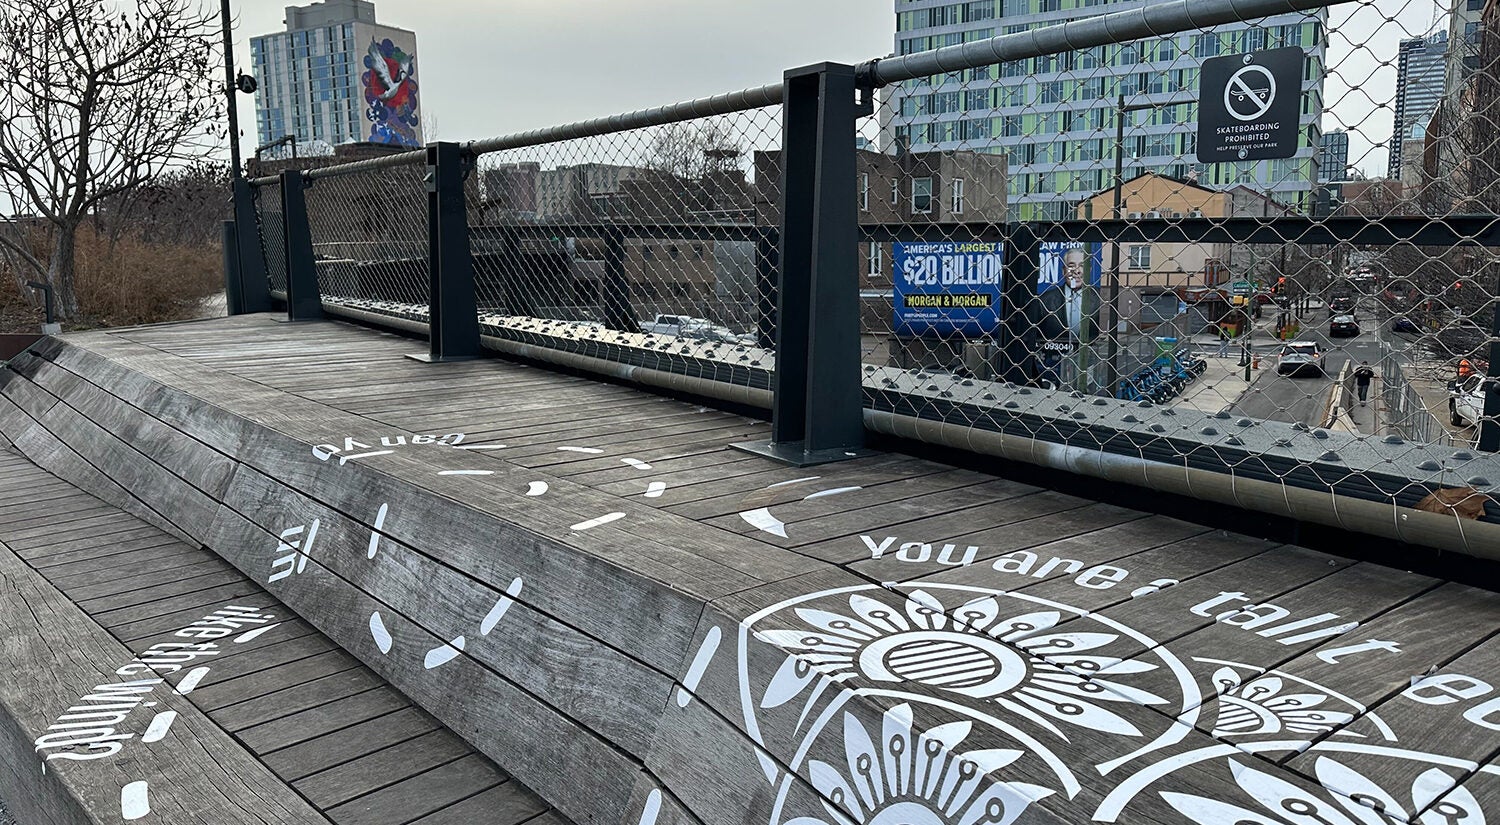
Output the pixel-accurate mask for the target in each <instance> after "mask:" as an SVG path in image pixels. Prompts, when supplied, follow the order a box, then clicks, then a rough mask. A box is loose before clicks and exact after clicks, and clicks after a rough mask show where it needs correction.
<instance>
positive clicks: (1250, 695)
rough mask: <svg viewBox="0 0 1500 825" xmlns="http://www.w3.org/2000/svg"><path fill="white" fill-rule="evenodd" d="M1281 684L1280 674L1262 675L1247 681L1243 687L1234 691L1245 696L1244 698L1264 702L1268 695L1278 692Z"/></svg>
mask: <svg viewBox="0 0 1500 825" xmlns="http://www.w3.org/2000/svg"><path fill="white" fill-rule="evenodd" d="M1282 686H1283V685H1282V682H1281V677H1280V676H1262V677H1261V678H1259V679H1255V680H1253V681H1250V682H1247V683H1246V684H1245V685H1244V687H1241V688H1240V689H1239V690H1237V691H1235V693H1237V694H1239V695H1241V696H1243V697H1245V698H1246V699H1253V700H1255V701H1257V702H1264V701H1266V700H1267V699H1269V698H1270V697H1272V696H1275V695H1276V694H1278V693H1280V692H1281V688H1282Z"/></svg>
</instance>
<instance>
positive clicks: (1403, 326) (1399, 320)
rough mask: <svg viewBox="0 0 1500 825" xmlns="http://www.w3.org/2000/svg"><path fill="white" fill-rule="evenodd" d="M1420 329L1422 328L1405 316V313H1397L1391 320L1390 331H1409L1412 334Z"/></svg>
mask: <svg viewBox="0 0 1500 825" xmlns="http://www.w3.org/2000/svg"><path fill="white" fill-rule="evenodd" d="M1421 331H1422V330H1421V329H1419V328H1418V327H1417V324H1416V322H1415V321H1413V320H1412V319H1410V318H1408V317H1406V316H1405V315H1397V316H1396V317H1395V318H1394V319H1392V320H1391V332H1407V333H1411V334H1412V335H1416V334H1417V333H1419V332H1421Z"/></svg>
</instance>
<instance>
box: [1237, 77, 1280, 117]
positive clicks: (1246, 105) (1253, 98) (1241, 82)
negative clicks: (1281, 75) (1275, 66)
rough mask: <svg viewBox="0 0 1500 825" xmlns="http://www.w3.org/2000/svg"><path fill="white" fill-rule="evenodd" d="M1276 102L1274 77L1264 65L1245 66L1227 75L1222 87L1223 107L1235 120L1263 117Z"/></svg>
mask: <svg viewBox="0 0 1500 825" xmlns="http://www.w3.org/2000/svg"><path fill="white" fill-rule="evenodd" d="M1275 102H1276V78H1275V77H1274V76H1272V74H1271V70H1270V69H1267V68H1266V67H1264V66H1246V67H1244V68H1243V69H1240V70H1239V71H1237V72H1235V73H1234V74H1233V75H1231V76H1230V77H1229V84H1228V85H1227V86H1225V87H1224V108H1225V109H1226V110H1228V112H1229V114H1230V115H1232V116H1233V117H1234V119H1235V120H1238V121H1241V122H1248V121H1252V120H1256V119H1258V118H1260V117H1263V116H1264V115H1265V114H1266V112H1269V111H1270V110H1271V104H1273V103H1275Z"/></svg>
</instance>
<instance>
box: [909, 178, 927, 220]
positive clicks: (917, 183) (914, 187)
mask: <svg viewBox="0 0 1500 825" xmlns="http://www.w3.org/2000/svg"><path fill="white" fill-rule="evenodd" d="M911 211H913V212H915V213H917V214H919V215H926V214H928V213H930V212H931V211H932V178H912V179H911Z"/></svg>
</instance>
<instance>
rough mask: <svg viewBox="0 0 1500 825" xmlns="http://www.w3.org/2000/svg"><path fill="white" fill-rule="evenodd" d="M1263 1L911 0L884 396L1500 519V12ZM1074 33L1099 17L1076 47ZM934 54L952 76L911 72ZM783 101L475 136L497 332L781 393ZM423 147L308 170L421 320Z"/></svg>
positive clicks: (1004, 430) (862, 177)
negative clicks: (1162, 8) (1163, 11)
mask: <svg viewBox="0 0 1500 825" xmlns="http://www.w3.org/2000/svg"><path fill="white" fill-rule="evenodd" d="M1254 5H1255V4H1254V3H1253V2H1249V0H1246V1H1245V2H1240V0H1224V2H1212V3H1205V4H1203V5H1202V6H1200V7H1198V8H1196V9H1195V10H1194V11H1193V13H1192V14H1191V15H1186V14H1184V15H1182V16H1181V20H1180V21H1179V23H1175V24H1173V25H1181V26H1191V25H1193V24H1197V23H1201V22H1202V21H1203V20H1206V19H1214V20H1216V21H1218V20H1223V21H1237V22H1223V23H1218V24H1216V25H1213V26H1210V27H1207V28H1198V29H1193V28H1185V29H1183V30H1178V31H1174V30H1172V29H1171V28H1170V27H1161V26H1159V25H1158V23H1159V22H1160V21H1161V20H1164V19H1165V18H1164V17H1162V16H1161V15H1156V16H1155V17H1154V18H1153V19H1151V20H1147V19H1146V15H1145V14H1144V12H1142V13H1141V14H1140V15H1138V16H1137V17H1136V18H1132V20H1131V21H1126V22H1127V23H1128V25H1120V26H1116V25H1109V26H1095V27H1093V28H1092V29H1088V28H1085V27H1086V26H1088V24H1089V23H1090V21H1092V20H1093V19H1094V18H1097V17H1098V16H1099V15H1102V14H1106V13H1110V12H1115V11H1117V9H1115V8H1113V7H1111V6H1110V5H1107V4H1100V3H1093V2H1082V3H1067V2H1061V3H1060V2H1058V0H982V1H981V2H965V3H957V4H948V5H929V4H923V7H922V8H914V9H908V8H907V7H905V6H904V5H902V6H898V7H897V15H896V22H897V31H896V33H895V43H896V52H897V56H896V57H895V58H888V59H886V60H885V61H880V62H872V63H867V64H863V65H862V66H861V67H859V69H858V71H857V73H856V76H857V77H858V78H859V82H860V83H861V84H862V85H864V86H873V87H881V86H882V85H883V84H885V85H883V88H877V89H876V91H875V94H876V100H875V106H874V111H873V113H872V114H870V115H868V116H866V117H864V118H862V119H861V120H859V122H858V123H857V124H855V127H854V128H853V129H852V130H851V131H852V132H853V134H852V135H851V136H850V140H851V142H852V143H853V146H852V147H851V149H852V151H853V154H854V158H853V161H854V167H855V170H856V174H855V177H854V181H855V186H854V191H851V192H847V193H846V196H847V197H849V198H851V199H853V200H854V201H855V202H856V204H857V209H858V223H859V238H858V248H857V251H855V256H856V260H855V262H854V263H855V268H856V270H857V275H856V281H855V283H854V284H852V285H851V286H850V287H849V288H850V289H852V290H855V291H857V293H858V302H859V308H860V313H859V333H860V340H861V348H860V352H861V364H859V365H858V366H857V367H856V365H855V364H852V363H851V364H849V365H848V369H850V370H853V369H856V368H858V369H860V370H861V375H862V378H863V380H864V386H865V397H866V405H867V410H866V415H867V421H873V422H874V426H876V428H877V429H881V430H885V431H888V432H897V433H900V434H904V435H915V436H917V437H921V438H930V439H934V440H940V441H944V442H945V443H950V444H956V445H961V446H965V447H968V448H970V449H980V450H986V451H990V452H998V453H1001V454H1004V455H1010V456H1016V457H1022V458H1025V459H1026V460H1031V461H1040V462H1042V463H1051V464H1054V465H1056V466H1064V467H1066V468H1068V469H1074V470H1081V471H1084V472H1094V473H1096V474H1102V475H1106V476H1108V477H1118V478H1129V479H1133V480H1136V481H1138V482H1141V483H1148V484H1149V485H1150V486H1158V487H1162V486H1163V485H1165V486H1164V488H1165V489H1173V490H1176V491H1178V492H1188V493H1190V494H1193V495H1207V493H1205V492H1204V490H1205V489H1206V488H1205V486H1204V483H1203V482H1202V479H1203V478H1204V476H1202V475H1201V474H1202V473H1210V474H1218V475H1220V476H1223V477H1225V478H1227V479H1229V481H1228V484H1229V487H1228V488H1227V492H1222V493H1219V494H1216V495H1217V496H1218V498H1219V499H1220V500H1224V501H1230V502H1232V503H1236V504H1239V505H1241V506H1246V507H1250V508H1251V509H1257V507H1258V506H1259V505H1258V504H1257V501H1260V502H1261V503H1262V504H1263V503H1264V502H1263V501H1261V500H1259V499H1256V498H1255V495H1260V494H1259V493H1257V494H1255V495H1251V494H1250V493H1247V492H1246V490H1247V489H1253V488H1250V487H1245V486H1244V482H1245V481H1247V480H1250V481H1256V482H1266V483H1270V484H1273V485H1277V488H1276V489H1279V490H1283V491H1285V490H1290V489H1292V488H1297V489H1301V490H1307V491H1313V492H1317V493H1320V494H1324V495H1325V497H1326V493H1327V492H1328V491H1329V490H1330V489H1332V490H1334V491H1336V492H1338V493H1341V494H1343V495H1345V496H1350V497H1353V498H1357V499H1362V500H1364V501H1365V502H1374V503H1376V504H1379V505H1381V506H1383V507H1387V508H1389V507H1391V506H1394V505H1402V506H1413V505H1416V504H1418V503H1419V502H1420V501H1421V500H1422V499H1424V498H1426V497H1427V496H1428V495H1429V494H1430V493H1432V492H1433V491H1434V490H1435V489H1436V488H1437V487H1440V486H1453V485H1455V484H1456V485H1458V486H1460V487H1463V488H1466V489H1469V490H1471V492H1469V493H1466V494H1465V495H1467V496H1469V499H1468V500H1470V501H1474V500H1476V499H1477V500H1480V501H1481V502H1482V503H1483V504H1484V505H1485V507H1488V508H1489V509H1485V507H1481V508H1480V510H1482V511H1483V512H1482V513H1481V516H1482V517H1483V518H1486V519H1491V518H1494V517H1495V515H1494V513H1495V512H1500V511H1495V509H1494V507H1493V506H1491V505H1490V503H1489V498H1488V496H1487V494H1486V491H1487V490H1488V485H1489V478H1490V476H1491V475H1494V476H1495V477H1496V478H1500V473H1495V472H1494V471H1490V470H1482V469H1475V468H1476V467H1479V466H1480V464H1476V463H1474V462H1480V463H1483V461H1487V459H1484V460H1483V461H1481V459H1480V458H1477V457H1475V455H1473V454H1472V453H1471V452H1468V451H1465V450H1458V451H1456V452H1455V451H1454V449H1453V448H1452V447H1451V446H1450V445H1459V446H1460V447H1471V448H1472V447H1477V448H1478V449H1479V450H1480V451H1482V453H1487V452H1492V451H1494V450H1495V449H1496V448H1497V447H1500V427H1496V426H1495V424H1494V421H1495V417H1496V415H1497V414H1500V393H1497V392H1496V391H1495V390H1493V389H1492V388H1493V387H1494V386H1495V382H1493V381H1489V380H1487V376H1488V375H1489V374H1490V373H1491V371H1492V370H1494V369H1497V368H1500V365H1496V366H1494V367H1492V366H1491V365H1490V363H1489V361H1490V358H1489V355H1490V351H1491V349H1492V348H1493V347H1494V346H1495V344H1496V341H1495V338H1494V336H1493V335H1492V334H1491V330H1492V328H1493V323H1494V319H1495V314H1496V305H1497V302H1496V301H1495V293H1496V291H1497V286H1500V256H1497V250H1496V246H1497V245H1500V220H1497V219H1496V217H1495V214H1496V213H1495V206H1496V204H1495V202H1494V199H1495V198H1496V197H1500V196H1497V195H1496V194H1495V193H1494V186H1493V183H1494V181H1495V179H1496V175H1495V170H1496V168H1497V166H1500V151H1497V150H1500V129H1497V128H1495V127H1496V124H1497V122H1500V84H1497V82H1496V69H1497V65H1500V64H1497V58H1500V20H1497V19H1495V18H1496V17H1497V16H1500V15H1497V13H1496V12H1495V11H1494V10H1493V9H1492V10H1491V11H1490V12H1483V10H1482V8H1481V6H1476V5H1475V4H1473V3H1459V4H1458V6H1456V7H1455V8H1454V9H1453V10H1452V12H1451V14H1449V15H1448V16H1447V17H1446V18H1444V16H1443V15H1442V14H1437V15H1435V16H1434V15H1431V14H1429V13H1430V12H1432V11H1433V9H1432V8H1427V9H1425V10H1424V9H1419V8H1417V6H1416V5H1415V4H1406V5H1404V6H1402V7H1400V8H1392V7H1389V6H1387V5H1382V4H1378V3H1376V2H1375V1H1374V0H1360V2H1350V3H1343V4H1338V5H1334V6H1332V7H1329V8H1322V9H1314V10H1310V11H1296V12H1284V13H1280V14H1277V15H1276V16H1273V17H1264V18H1262V17H1258V16H1256V15H1253V14H1249V13H1242V12H1241V11H1240V10H1239V9H1240V8H1241V7H1246V8H1248V7H1249V6H1254ZM1491 5H1492V6H1493V4H1491ZM1256 7H1257V8H1261V9H1264V8H1267V6H1265V5H1260V6H1256ZM1283 7H1287V6H1285V5H1283ZM1132 9H1133V10H1134V11H1136V12H1140V11H1141V10H1140V9H1136V8H1135V7H1134V6H1132V7H1131V9H1126V10H1125V12H1122V14H1124V13H1130V12H1131V11H1132ZM1262 13H1264V11H1262ZM1486 15H1488V16H1486ZM1445 22H1446V24H1447V25H1446V26H1445V25H1443V24H1444V23H1445ZM1059 24H1063V25H1062V26H1059ZM1069 27H1074V28H1071V29H1069ZM1064 29H1067V30H1068V31H1070V32H1073V34H1067V35H1065V34H1059V33H1058V32H1059V31H1062V30H1064ZM1121 32H1128V33H1129V36H1128V37H1127V36H1122V35H1121V34H1120V33H1121ZM997 37H998V38H1001V39H1002V40H1003V41H1004V42H1001V41H1000V40H991V38H997ZM1104 41H1108V42H1104ZM1080 43H1098V45H1088V46H1086V47H1081V48H1071V50H1067V51H1050V52H1048V51H1047V49H1048V48H1052V49H1063V48H1067V47H1073V46H1077V45H1078V44H1080ZM963 44H970V46H971V47H974V49H976V50H977V51H972V52H965V53H964V54H957V53H954V52H951V51H942V50H945V49H949V48H950V47H962V45H963ZM1046 44H1052V45H1050V46H1048V45H1046ZM932 50H940V51H938V52H936V54H941V55H948V57H945V58H942V59H939V58H937V57H934V58H933V59H932V60H929V61H927V62H926V63H925V64H922V65H925V66H928V67H929V69H930V70H935V71H939V73H937V74H933V75H926V76H917V77H912V75H915V74H920V73H919V72H917V71H915V70H912V69H911V68H910V67H911V66H913V65H916V64H919V63H922V60H921V58H922V57H923V56H924V55H927V54H929V53H931V52H932ZM975 54H980V55H981V56H983V55H989V56H990V57H991V59H998V60H999V62H988V63H987V62H986V60H983V59H974V58H975ZM1021 55H1029V56H1024V57H1023V56H1021ZM1011 56H1014V57H1015V59H1009V57H1011ZM893 65H894V66H898V67H899V68H896V69H891V68H889V67H891V66H893ZM937 67H941V68H940V70H939V69H938V68H937ZM768 88H769V87H768ZM760 91H761V92H764V90H760ZM742 94H743V93H742ZM768 99H779V95H777V96H775V97H774V98H772V97H766V96H762V97H760V98H758V100H760V101H761V102H758V103H755V104H751V105H734V106H720V107H718V108H714V109H713V113H712V114H710V115H709V116H704V114H705V113H704V112H703V111H696V110H695V111H690V112H689V110H687V109H683V110H682V111H683V112H687V114H683V115H682V116H681V117H678V116H676V115H673V116H671V117H664V116H661V114H662V112H663V111H665V110H652V111H651V112H641V113H633V114H632V115H622V116H619V117H618V118H616V119H610V120H609V122H608V123H605V122H604V121H595V122H590V123H588V124H574V125H572V126H567V127H555V128H554V129H551V130H546V134H545V135H543V136H541V137H538V136H535V135H521V136H512V137H511V138H500V139H495V140H493V141H480V142H478V143H476V144H471V145H469V146H468V147H467V152H468V161H469V166H468V167H467V168H466V170H465V175H466V177H465V183H464V200H465V201H466V205H467V220H468V242H469V248H470V253H471V259H472V264H473V278H474V284H473V285H474V289H475V293H476V297H477V303H478V308H479V313H480V320H481V327H482V330H483V332H484V334H485V336H486V342H487V343H489V344H490V345H491V346H497V347H498V348H500V349H503V350H507V351H511V352H520V353H523V354H529V355H536V354H537V353H545V352H560V353H568V354H570V355H573V356H578V357H581V358H584V359H587V360H589V361H590V362H591V363H593V364H595V365H597V364H599V363H600V362H604V363H605V364H606V365H622V366H629V367H637V368H640V367H643V368H647V369H650V370H660V371H663V372H668V373H673V374H677V375H691V376H693V377H694V378H698V379H706V380H708V381H711V382H719V383H722V384H728V385H734V386H737V387H751V388H756V389H767V388H770V387H771V386H772V383H773V382H772V381H771V376H772V371H773V370H774V368H775V358H776V348H775V343H776V307H777V301H778V294H777V293H778V290H779V289H780V288H781V286H782V277H781V276H782V271H783V262H782V261H780V260H779V255H780V252H781V249H780V245H781V238H780V234H781V231H782V230H783V229H784V227H783V226H782V220H783V218H782V216H783V211H784V203H783V194H784V193H783V192H782V191H781V187H782V175H781V169H782V168H783V165H784V159H783V157H782V151H783V146H782V141H783V132H782V130H783V123H782V109H781V108H780V107H779V106H769V107H766V104H765V101H766V100H768ZM683 106H686V104H683ZM757 106H759V107H763V108H756V107H757ZM725 112H729V113H728V114H725ZM633 119H634V120H633ZM642 120H644V121H649V123H646V124H644V125H639V128H636V127H635V126H633V125H632V124H636V123H638V122H639V121H642ZM601 123H603V124H604V125H602V126H601V125H600V124H601ZM789 145H791V144H789ZM423 171H424V168H423V167H422V166H420V165H417V164H416V163H415V162H414V163H413V164H412V165H406V166H386V167H384V168H382V169H381V170H379V171H374V170H365V171H359V172H357V173H350V174H344V173H338V172H332V173H331V172H330V171H329V170H321V171H319V172H317V173H315V174H314V175H311V176H310V177H314V178H321V179H315V180H314V181H313V185H312V187H311V188H310V189H309V190H308V205H309V213H310V219H311V221H312V223H313V224H314V226H313V239H314V249H315V254H316V257H317V258H318V270H319V284H320V288H321V289H322V290H323V298H324V301H325V303H328V304H341V303H342V304H346V305H352V304H358V305H359V306H361V307H363V308H366V309H371V310H373V311H375V312H383V313H386V314H394V315H398V316H401V317H404V318H408V319H415V318H422V317H425V313H426V307H425V304H426V302H427V298H428V296H427V271H428V270H427V266H428V259H429V258H430V254H429V252H430V250H428V249H427V234H426V233H427V231H428V226H427V220H426V216H425V209H426V204H427V198H426V191H425V189H424V187H423V186H422V180H421V177H422V173H423ZM331 174H332V175H334V176H331V177H330V176H329V175H331ZM272 194H274V187H268V188H263V189H262V192H261V199H260V200H261V213H260V214H261V216H262V219H263V220H262V222H263V227H262V228H263V235H262V237H263V239H264V240H265V243H266V251H267V262H268V268H269V269H270V270H271V272H272V273H273V275H272V278H273V283H274V279H275V278H276V277H277V274H276V273H278V271H279V268H278V266H277V265H276V264H277V262H276V261H274V260H273V258H274V257H275V256H277V255H279V247H278V246H277V243H276V242H273V240H272V235H273V233H276V231H277V229H278V228H279V227H278V226H277V225H275V221H274V220H271V217H272V212H271V211H268V210H269V209H272V208H275V206H274V204H275V200H274V198H269V197H268V196H270V195H272ZM827 195H828V193H827V192H822V193H821V196H827ZM268 203H269V204H270V206H268ZM278 237H279V235H278ZM847 252H848V250H845V254H846V256H847ZM845 263H847V260H846V261H845ZM797 351H798V352H799V353H803V354H804V355H805V352H806V350H805V349H802V348H799V349H798V350H797ZM559 360H566V359H559ZM568 363H573V362H568ZM605 371H610V370H608V369H606V370H605ZM616 374H626V373H624V372H621V371H616ZM632 374H635V375H637V377H638V378H639V377H640V374H639V373H632ZM816 401H817V399H816V398H815V399H814V403H816ZM896 419H900V421H896ZM893 421H894V422H896V423H892V422H893ZM913 421H915V422H917V423H912V422H913ZM919 424H920V426H919ZM933 425H935V426H933ZM991 436H994V437H995V438H994V439H991V438H990V437H991ZM995 439H998V440H995ZM1018 445H1019V446H1018ZM1053 448H1062V451H1061V452H1059V451H1058V450H1056V449H1053ZM1439 448H1446V449H1439ZM1120 461H1125V462H1126V464H1125V465H1122V464H1119V462H1120ZM1110 462H1115V463H1110ZM1143 462H1144V463H1143ZM1151 462H1157V463H1159V464H1162V465H1167V466H1174V467H1178V468H1185V469H1187V470H1189V471H1190V473H1191V472H1196V473H1200V475H1199V476H1194V478H1197V479H1199V480H1198V481H1197V482H1194V481H1183V480H1179V481H1176V482H1170V483H1168V482H1164V481H1161V478H1162V477H1160V476H1152V475H1151V474H1152V473H1153V472H1155V471H1152V470H1149V469H1141V468H1142V467H1145V466H1147V465H1149V464H1150V463H1151ZM1106 465H1107V466H1106ZM1127 465H1128V466H1129V468H1130V469H1129V470H1128V471H1127V470H1120V469H1119V468H1120V467H1122V466H1127ZM1111 468H1113V469H1111ZM1112 473H1113V475H1111V474H1112ZM1148 476H1151V479H1149V480H1148V479H1147V477H1148ZM1299 506H1300V505H1296V506H1294V505H1293V504H1290V503H1286V504H1284V507H1285V508H1286V509H1288V510H1289V511H1297V514H1300V515H1303V516H1305V515H1307V511H1299V510H1298V508H1299ZM1367 512H1369V513H1371V514H1374V513H1376V512H1377V511H1367ZM1389 512H1390V510H1389V509H1387V510H1385V511H1384V514H1383V515H1380V516H1379V517H1380V518H1385V516H1386V515H1388V514H1389ZM1398 532H1399V529H1398Z"/></svg>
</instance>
